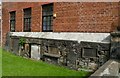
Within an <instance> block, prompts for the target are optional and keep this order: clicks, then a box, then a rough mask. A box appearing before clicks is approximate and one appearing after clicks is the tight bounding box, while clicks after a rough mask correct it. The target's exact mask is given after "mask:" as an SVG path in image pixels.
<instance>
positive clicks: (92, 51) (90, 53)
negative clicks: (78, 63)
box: [82, 48, 97, 58]
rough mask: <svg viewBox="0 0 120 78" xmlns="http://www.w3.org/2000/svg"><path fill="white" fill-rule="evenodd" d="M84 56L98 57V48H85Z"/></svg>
mask: <svg viewBox="0 0 120 78" xmlns="http://www.w3.org/2000/svg"><path fill="white" fill-rule="evenodd" d="M82 57H88V58H95V57H97V49H95V48H83V50H82Z"/></svg>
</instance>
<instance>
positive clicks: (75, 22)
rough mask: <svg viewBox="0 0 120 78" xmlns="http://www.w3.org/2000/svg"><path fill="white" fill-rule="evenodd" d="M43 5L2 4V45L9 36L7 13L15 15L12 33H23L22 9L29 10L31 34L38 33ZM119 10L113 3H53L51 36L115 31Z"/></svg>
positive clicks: (40, 26) (25, 3)
mask: <svg viewBox="0 0 120 78" xmlns="http://www.w3.org/2000/svg"><path fill="white" fill-rule="evenodd" d="M43 4H47V3H40V2H34V3H27V2H22V3H19V2H17V3H3V16H2V19H3V24H2V28H3V29H2V30H3V32H2V33H3V41H4V40H5V35H6V33H7V32H9V27H10V26H9V12H11V11H16V31H19V32H20V31H23V9H24V8H29V7H31V8H32V27H31V29H32V32H40V31H42V7H41V5H43ZM118 10H119V11H120V6H119V4H118V3H117V2H116V3H108V2H107V3H104V2H100V3H95V2H92V3H89V2H86V3H81V2H78V3H76V2H75V3H68V2H67V3H60V2H57V3H54V13H56V15H57V17H56V18H55V19H54V20H53V31H54V32H112V31H114V30H116V26H118V20H119V14H120V13H119V11H118Z"/></svg>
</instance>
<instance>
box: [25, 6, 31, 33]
mask: <svg viewBox="0 0 120 78" xmlns="http://www.w3.org/2000/svg"><path fill="white" fill-rule="evenodd" d="M30 31H31V8H27V9H24V32H30Z"/></svg>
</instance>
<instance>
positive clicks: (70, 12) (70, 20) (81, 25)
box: [54, 2, 120, 32]
mask: <svg viewBox="0 0 120 78" xmlns="http://www.w3.org/2000/svg"><path fill="white" fill-rule="evenodd" d="M54 7H55V8H54V11H55V13H56V14H57V17H56V19H55V20H54V31H58V32H61V31H65V32H66V31H67V32H68V31H70V32H76V31H77V32H111V31H114V29H116V26H117V25H118V18H119V16H118V9H119V5H118V3H108V2H107V3H95V2H93V3H88V2H87V3H55V6H54ZM119 11H120V10H119Z"/></svg>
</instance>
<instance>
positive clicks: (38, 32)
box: [2, 2, 120, 70]
mask: <svg viewBox="0 0 120 78" xmlns="http://www.w3.org/2000/svg"><path fill="white" fill-rule="evenodd" d="M2 9H3V10H2V12H3V15H2V20H3V22H2V37H3V45H5V46H7V49H9V50H10V51H13V53H15V54H17V55H22V56H27V57H31V58H35V59H44V61H47V62H52V63H55V64H56V63H58V64H60V65H66V66H68V67H70V68H75V69H76V68H77V69H78V68H79V67H80V68H81V66H86V67H89V68H90V69H92V70H94V68H97V67H99V66H101V65H102V64H103V63H105V62H106V61H107V60H108V59H109V57H110V55H109V54H110V33H111V32H113V31H116V30H118V29H119V28H118V27H119V25H120V17H119V16H120V13H119V10H120V5H119V3H118V2H66V3H64V2H54V3H47V2H46V3H42V2H29V3H27V2H21V3H19V2H14V3H10V2H5V3H3V7H2ZM6 34H8V36H6ZM6 37H8V38H7V39H8V40H6ZM21 37H22V38H25V43H24V48H22V49H23V53H18V51H21V47H20V46H19V45H18V44H19V40H20V39H21ZM16 46H18V47H17V48H16ZM35 48H36V49H39V48H41V49H40V52H38V54H36V55H39V56H36V55H35V56H34V55H32V53H33V50H35ZM88 52H91V53H90V54H91V56H89V53H88ZM25 53H26V54H25ZM27 54H28V55H27ZM36 57H37V58H36Z"/></svg>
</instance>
